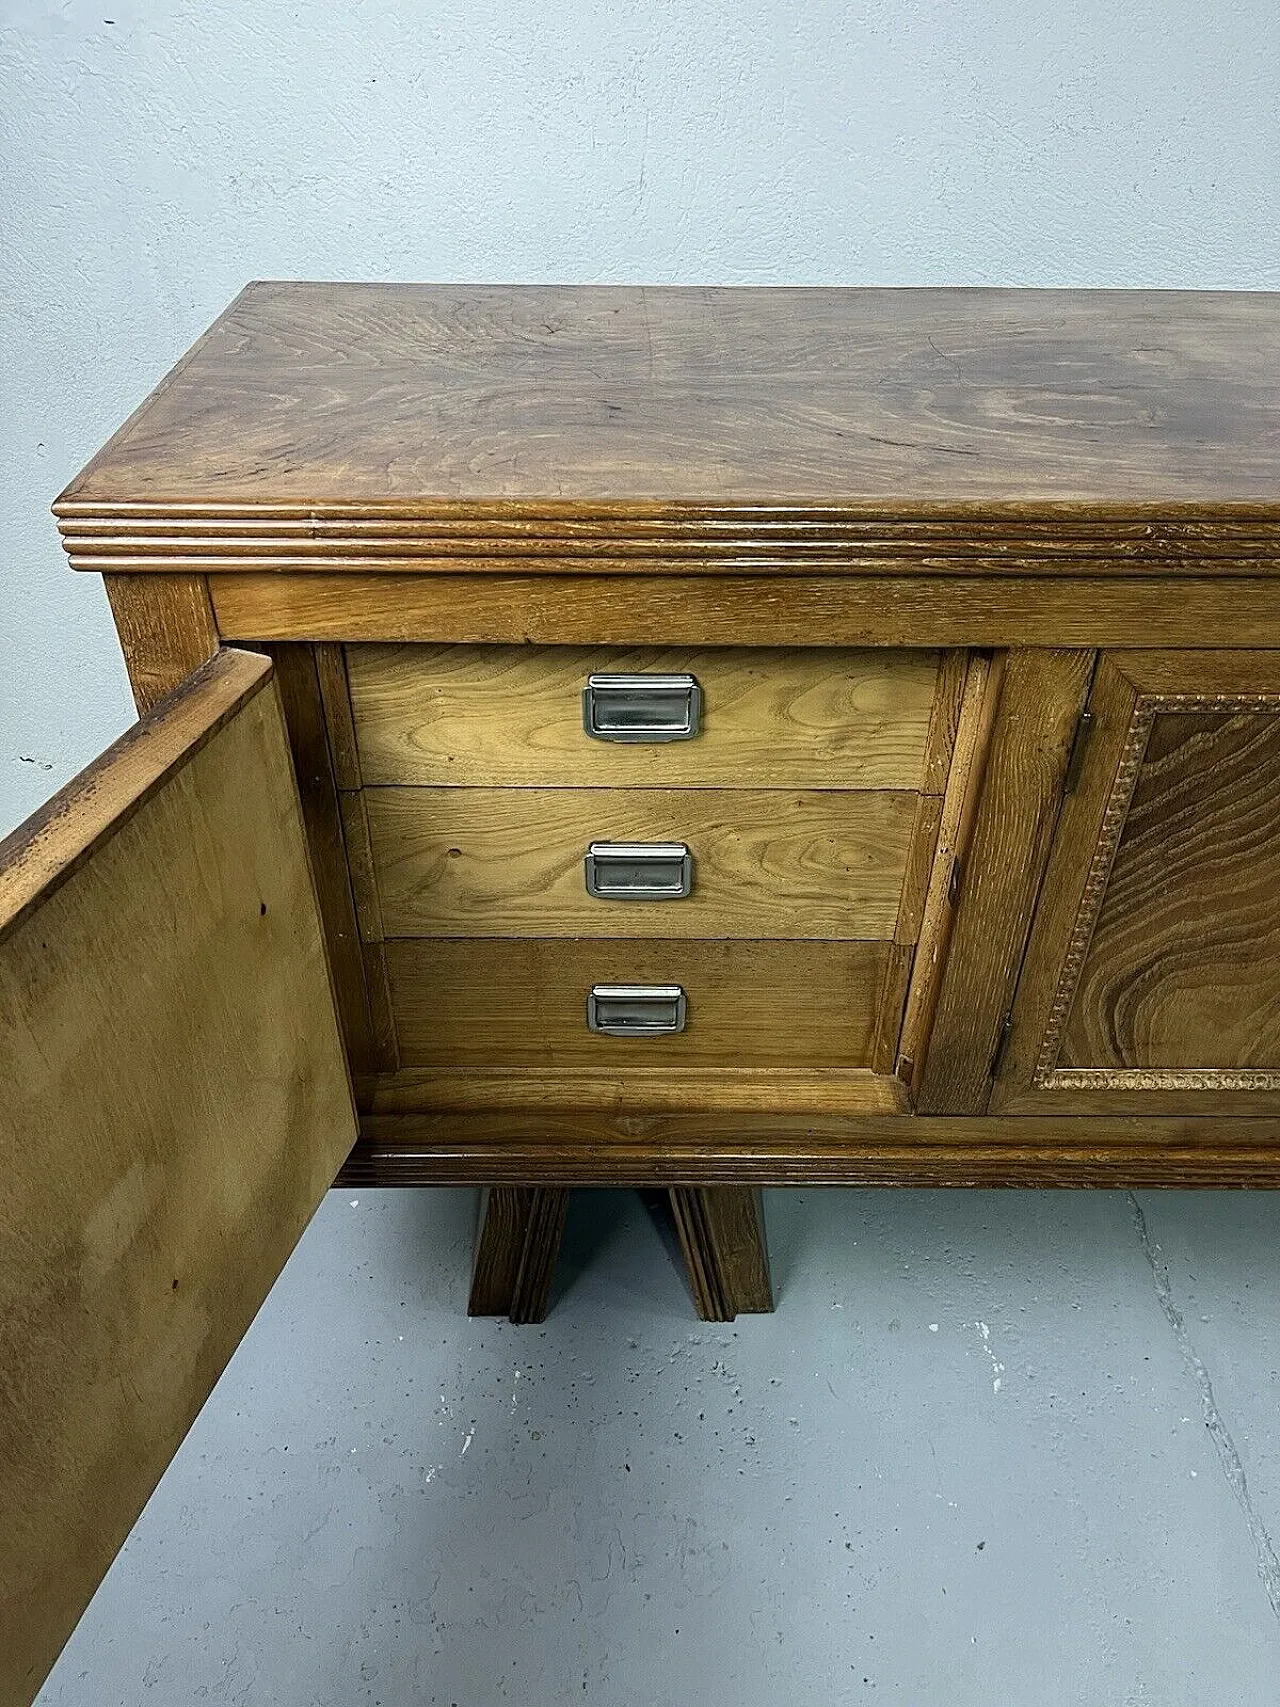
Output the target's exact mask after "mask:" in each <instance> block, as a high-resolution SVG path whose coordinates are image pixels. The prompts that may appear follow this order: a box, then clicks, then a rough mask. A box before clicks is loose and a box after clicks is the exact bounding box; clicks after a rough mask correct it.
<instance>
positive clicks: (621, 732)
mask: <svg viewBox="0 0 1280 1707" xmlns="http://www.w3.org/2000/svg"><path fill="white" fill-rule="evenodd" d="M701 717H702V689H701V688H700V687H699V686H698V683H697V681H696V679H695V678H694V677H693V676H659V675H651V676H609V675H596V676H588V677H587V685H586V687H585V688H583V690H582V727H583V728H584V729H585V730H586V732H587V734H588V735H590V736H591V738H592V740H594V741H688V740H690V739H691V738H692V737H693V736H694V735H696V734H697V733H698V725H699V722H700V721H701Z"/></svg>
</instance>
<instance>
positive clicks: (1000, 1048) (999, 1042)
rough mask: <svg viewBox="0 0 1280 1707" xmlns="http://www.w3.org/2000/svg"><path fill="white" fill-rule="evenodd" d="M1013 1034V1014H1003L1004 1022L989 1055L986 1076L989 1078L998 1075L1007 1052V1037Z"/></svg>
mask: <svg viewBox="0 0 1280 1707" xmlns="http://www.w3.org/2000/svg"><path fill="white" fill-rule="evenodd" d="M1012 1036H1013V1014H1012V1013H1011V1012H1010V1013H1007V1014H1006V1015H1005V1016H1004V1024H1003V1025H1002V1026H1001V1027H1000V1035H999V1036H998V1037H997V1038H996V1046H995V1050H994V1052H993V1054H992V1056H991V1066H990V1067H989V1068H988V1070H987V1076H988V1078H991V1079H998V1078H999V1077H1000V1069H1001V1067H1003V1066H1004V1058H1005V1056H1006V1055H1007V1054H1008V1052H1009V1039H1010V1038H1011V1037H1012Z"/></svg>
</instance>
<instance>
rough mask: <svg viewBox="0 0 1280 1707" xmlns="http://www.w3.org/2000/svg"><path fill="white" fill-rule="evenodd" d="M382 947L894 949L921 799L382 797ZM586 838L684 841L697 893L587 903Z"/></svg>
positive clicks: (541, 794) (726, 794)
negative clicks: (469, 939) (656, 943)
mask: <svg viewBox="0 0 1280 1707" xmlns="http://www.w3.org/2000/svg"><path fill="white" fill-rule="evenodd" d="M363 800H364V805H365V810H366V812H367V814H368V822H369V834H370V839H371V844H372V849H373V864H374V869H375V871H376V873H377V891H378V895H379V897H380V900H381V910H382V922H383V925H384V927H385V931H386V934H387V935H388V936H393V937H395V936H482V935H483V936H578V937H581V936H593V937H650V936H653V937H685V936H688V937H718V936H739V937H741V936H755V937H828V938H833V939H844V940H855V941H859V940H866V939H868V938H872V937H891V936H892V935H893V932H894V927H895V923H896V920H897V915H898V903H899V897H900V895H901V892H902V881H903V873H904V870H905V868H906V863H907V854H908V849H909V846H910V841H911V834H912V828H913V823H914V819H915V803H916V796H915V795H913V794H906V793H894V794H888V793H881V792H869V791H862V790H858V791H842V790H827V791H809V792H805V793H796V792H788V791H787V790H785V789H773V790H758V791H757V790H747V789H732V790H724V791H720V790H712V789H663V788H646V789H635V788H633V789H617V790H614V789H594V788H593V789H574V788H570V789H556V788H548V789H534V788H525V789H488V788H462V789H457V788H374V789H368V790H366V791H365V794H364V796H363ZM592 841H604V842H630V841H638V842H665V841H677V842H685V843H687V844H688V846H689V847H690V848H691V849H692V850H693V856H694V887H693V893H692V894H691V895H689V896H687V897H685V898H684V899H682V900H678V901H650V902H636V901H603V900H600V899H598V898H596V897H594V896H591V895H589V894H588V893H587V890H586V883H585V879H584V876H583V859H584V857H585V855H586V851H587V848H588V846H589V845H590V843H591V842H592Z"/></svg>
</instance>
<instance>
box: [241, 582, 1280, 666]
mask: <svg viewBox="0 0 1280 1707" xmlns="http://www.w3.org/2000/svg"><path fill="white" fill-rule="evenodd" d="M211 597H212V599H213V606H214V610H215V612H216V614H217V619H218V631H219V633H220V634H222V636H223V637H224V638H225V639H228V640H236V639H239V640H270V639H307V640H348V641H356V640H363V641H438V642H440V641H447V642H464V641H478V642H499V641H501V642H514V643H517V644H520V643H525V642H528V643H530V644H534V645H539V646H555V645H593V644H594V645H603V646H646V645H659V646H664V647H668V648H669V647H672V646H715V645H722V646H733V645H740V646H813V645H815V644H818V645H823V646H902V647H913V648H915V647H938V646H942V647H959V646H972V647H1035V646H1043V645H1044V644H1045V641H1046V639H1052V641H1053V644H1054V645H1057V646H1063V647H1094V646H1115V647H1133V646H1139V647H1150V648H1153V649H1155V648H1164V647H1178V646H1270V645H1274V643H1275V637H1276V635H1277V633H1280V583H1278V582H1276V581H1273V580H1266V579H1263V578H1261V577H1259V576H1256V575H1253V574H1250V575H1248V576H1244V575H1242V576H1241V577H1240V578H1239V579H1233V580H1231V581H1230V582H1229V583H1228V582H1226V581H1214V580H1212V579H1209V578H1205V579H1197V580H1193V579H1189V578H1183V579H1174V578H1172V577H1169V576H1161V577H1156V576H1152V577H1150V578H1148V579H1140V578H1137V577H1128V578H1125V577H1116V578H1114V579H1110V580H1101V579H1093V580H1090V579H1088V578H1086V577H1083V576H1063V577H1061V578H1055V579H1054V580H1048V581H1047V580H1043V579H1036V578H1034V577H1031V576H1025V575H1024V576H1010V577H1006V578H1003V579H996V578H994V577H993V578H989V579H985V580H976V579H974V580H959V579H948V578H947V577H945V576H938V575H932V576H924V575H922V576H919V577H911V578H907V577H901V576H900V577H893V576H885V575H866V576H846V577H840V576H834V575H811V576H795V577H794V578H792V579H790V580H786V581H782V580H779V581H774V582H771V581H769V580H767V579H765V578H764V577H762V576H754V577H753V576H744V575H727V574H726V575H718V576H714V577H703V578H697V577H693V578H686V579H681V578H679V577H676V576H659V575H647V576H646V575H635V576H632V577H631V578H630V579H629V580H628V582H627V586H626V597H625V598H622V597H619V589H618V587H617V585H616V583H615V582H612V581H610V580H609V579H608V578H607V577H606V576H603V575H601V576H588V575H545V576H538V575H492V576H482V575H473V576H467V575H458V574H451V575H435V576H431V575H366V574H358V575H349V576H342V575H287V574H280V573H272V574H260V575H231V574H228V575H218V576H215V577H211Z"/></svg>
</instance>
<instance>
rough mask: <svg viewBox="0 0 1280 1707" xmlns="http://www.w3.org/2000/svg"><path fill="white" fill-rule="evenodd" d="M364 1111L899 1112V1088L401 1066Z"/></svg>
mask: <svg viewBox="0 0 1280 1707" xmlns="http://www.w3.org/2000/svg"><path fill="white" fill-rule="evenodd" d="M362 1089H363V1099H362V1102H361V1107H362V1109H363V1110H364V1111H366V1112H368V1113H370V1114H417V1113H420V1112H422V1111H424V1110H429V1109H456V1110H459V1111H464V1112H465V1111H468V1110H484V1109H488V1110H498V1111H502V1110H508V1109H514V1108H520V1109H524V1110H526V1111H528V1110H529V1109H557V1110H560V1111H562V1112H563V1111H565V1110H569V1109H575V1108H576V1109H586V1110H595V1111H599V1110H608V1111H610V1112H613V1113H620V1114H626V1113H630V1114H637V1113H646V1112H647V1113H654V1112H655V1111H660V1110H663V1109H671V1110H680V1111H682V1112H686V1113H687V1112H689V1111H691V1110H702V1111H705V1112H706V1113H708V1114H716V1113H719V1114H729V1113H733V1112H735V1111H740V1112H743V1113H756V1114H766V1113H770V1112H772V1113H779V1114H794V1113H796V1112H797V1111H805V1112H808V1113H812V1114H857V1115H866V1114H905V1113H906V1112H907V1100H906V1092H905V1090H904V1089H903V1087H902V1086H901V1085H900V1084H899V1083H898V1081H897V1080H896V1079H892V1078H888V1077H885V1076H882V1075H880V1074H878V1073H874V1072H869V1071H868V1070H867V1069H866V1068H852V1069H849V1070H847V1071H846V1070H841V1069H839V1068H827V1069H825V1070H823V1071H820V1072H811V1073H806V1072H796V1071H795V1070H794V1069H787V1068H778V1067H715V1068H712V1069H710V1070H705V1071H699V1070H698V1069H696V1068H694V1069H690V1068H688V1067H674V1068H673V1067H646V1066H626V1067H621V1068H612V1069H605V1070H603V1071H602V1070H600V1069H598V1068H593V1067H582V1066H578V1067H566V1066H556V1067H548V1066H545V1065H544V1066H542V1067H509V1068H506V1069H503V1068H490V1069H487V1070H481V1069H478V1068H472V1069H469V1070H468V1069H467V1068H461V1069H458V1070H456V1071H450V1070H449V1069H447V1068H443V1069H431V1068H424V1067H419V1068H406V1069H404V1070H402V1071H401V1072H398V1073H380V1074H378V1075H376V1076H374V1077H372V1078H370V1079H368V1080H366V1081H365V1082H364V1084H363V1087H362Z"/></svg>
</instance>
